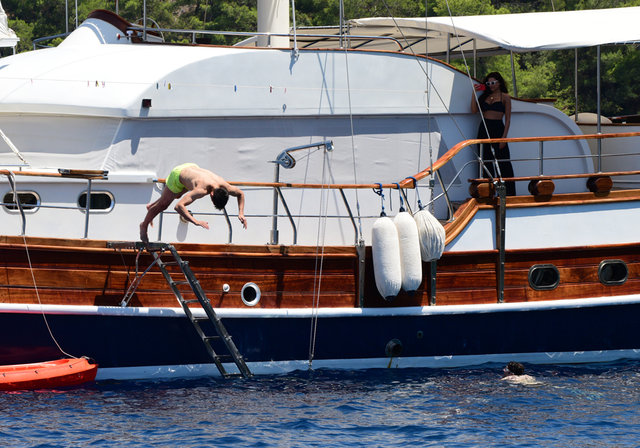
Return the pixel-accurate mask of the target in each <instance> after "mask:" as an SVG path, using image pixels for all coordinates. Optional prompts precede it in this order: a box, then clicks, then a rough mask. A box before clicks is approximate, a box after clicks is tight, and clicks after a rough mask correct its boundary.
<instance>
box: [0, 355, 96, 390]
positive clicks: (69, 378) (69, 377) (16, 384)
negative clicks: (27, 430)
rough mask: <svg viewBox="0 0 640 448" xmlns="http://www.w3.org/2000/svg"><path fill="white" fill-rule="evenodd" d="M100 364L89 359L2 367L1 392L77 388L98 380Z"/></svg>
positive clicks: (60, 360) (0, 368)
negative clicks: (79, 385) (97, 374)
mask: <svg viewBox="0 0 640 448" xmlns="http://www.w3.org/2000/svg"><path fill="white" fill-rule="evenodd" d="M97 372H98V364H95V363H94V362H93V361H90V360H89V359H87V358H72V359H57V360H55V361H46V362H38V363H33V364H15V365H11V366H0V390H25V389H52V388H57V387H67V386H77V385H78V384H83V383H86V382H89V381H93V380H94V379H95V378H96V373H97Z"/></svg>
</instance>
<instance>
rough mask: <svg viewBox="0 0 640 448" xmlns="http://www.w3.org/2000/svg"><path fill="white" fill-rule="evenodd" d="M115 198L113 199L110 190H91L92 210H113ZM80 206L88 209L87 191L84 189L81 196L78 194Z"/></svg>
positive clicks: (90, 206) (90, 205)
mask: <svg viewBox="0 0 640 448" xmlns="http://www.w3.org/2000/svg"><path fill="white" fill-rule="evenodd" d="M114 203H115V200H114V199H113V195H112V194H111V193H109V192H108V191H92V192H91V202H90V204H89V208H90V209H91V210H99V211H103V212H110V211H111V210H113V205H114ZM78 208H80V209H82V210H86V209H87V192H86V191H83V192H82V193H81V194H80V196H78Z"/></svg>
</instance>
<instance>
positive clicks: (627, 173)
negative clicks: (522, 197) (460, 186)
mask: <svg viewBox="0 0 640 448" xmlns="http://www.w3.org/2000/svg"><path fill="white" fill-rule="evenodd" d="M635 174H640V170H635V171H607V172H601V173H582V174H543V175H540V176H521V177H503V178H502V180H504V181H505V182H510V181H514V182H517V181H526V180H554V179H586V178H588V177H603V176H633V175H635ZM469 182H477V183H487V182H493V179H489V178H486V177H481V178H478V179H469Z"/></svg>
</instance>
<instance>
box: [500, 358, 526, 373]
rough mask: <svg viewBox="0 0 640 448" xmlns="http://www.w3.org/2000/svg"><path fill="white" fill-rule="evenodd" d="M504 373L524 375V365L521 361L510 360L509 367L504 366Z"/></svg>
mask: <svg viewBox="0 0 640 448" xmlns="http://www.w3.org/2000/svg"><path fill="white" fill-rule="evenodd" d="M504 373H506V374H507V375H509V374H511V375H524V366H523V365H522V364H520V363H519V362H515V361H510V362H509V364H507V367H505V368H504Z"/></svg>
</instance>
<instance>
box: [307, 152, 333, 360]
mask: <svg viewBox="0 0 640 448" xmlns="http://www.w3.org/2000/svg"><path fill="white" fill-rule="evenodd" d="M328 157H329V155H328V153H327V152H326V151H325V153H324V157H323V162H322V184H323V186H324V185H326V184H327V183H328V182H327V179H326V172H327V159H328ZM329 191H330V190H329V189H327V188H322V189H321V193H320V213H319V214H318V233H317V235H316V263H315V268H314V276H313V304H312V307H311V328H310V336H309V369H311V368H313V359H314V357H315V352H316V340H317V334H318V310H319V308H320V290H321V286H322V269H323V267H324V246H325V235H326V230H327V216H328V209H329Z"/></svg>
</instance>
